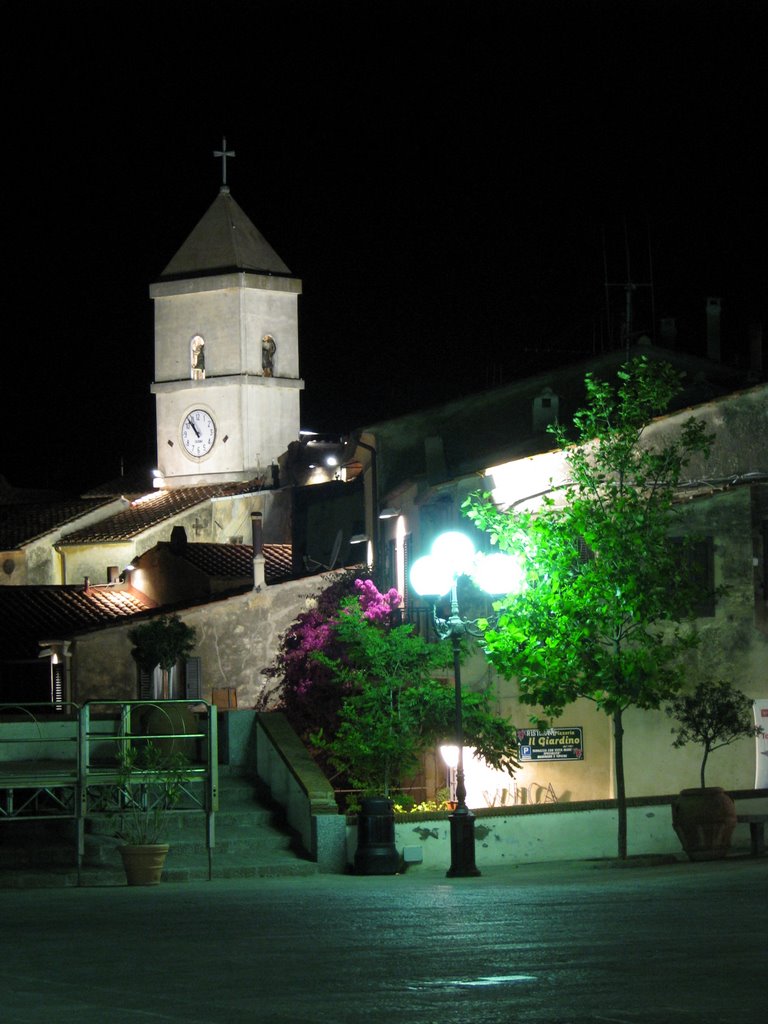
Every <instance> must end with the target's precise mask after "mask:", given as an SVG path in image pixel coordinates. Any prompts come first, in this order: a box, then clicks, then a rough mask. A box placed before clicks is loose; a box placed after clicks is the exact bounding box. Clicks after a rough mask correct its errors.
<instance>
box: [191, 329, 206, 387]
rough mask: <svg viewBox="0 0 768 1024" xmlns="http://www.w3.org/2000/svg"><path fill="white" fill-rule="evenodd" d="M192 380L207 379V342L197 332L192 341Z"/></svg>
mask: <svg viewBox="0 0 768 1024" xmlns="http://www.w3.org/2000/svg"><path fill="white" fill-rule="evenodd" d="M190 363H191V366H192V380H205V342H204V341H203V339H202V338H201V337H200V335H199V334H196V335H195V336H194V338H193V339H192V341H191V342H190Z"/></svg>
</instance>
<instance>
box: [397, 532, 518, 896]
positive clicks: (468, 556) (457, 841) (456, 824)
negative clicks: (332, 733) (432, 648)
mask: <svg viewBox="0 0 768 1024" xmlns="http://www.w3.org/2000/svg"><path fill="white" fill-rule="evenodd" d="M516 569H517V565H516V563H515V561H514V559H512V558H511V557H510V556H509V555H502V554H495V555H487V556H483V555H477V554H476V552H475V549H474V547H473V545H472V542H471V540H470V539H469V537H467V536H466V535H465V534H463V533H458V532H456V531H448V532H447V533H443V534H441V535H440V536H439V537H438V538H437V540H436V541H435V543H434V544H433V545H432V553H431V554H429V555H426V556H424V557H423V558H419V559H417V560H416V561H415V562H414V563H413V566H412V568H411V586H412V587H413V589H414V590H415V591H416V593H417V594H421V595H422V596H425V597H426V596H435V597H440V596H441V595H443V594H447V593H448V592H450V595H451V612H450V615H449V617H448V618H447V619H440V618H438V617H437V611H436V608H435V606H434V605H433V608H432V619H433V624H434V627H435V631H436V632H437V635H438V636H439V637H440V639H441V640H447V639H450V641H451V645H452V647H453V679H454V716H455V717H454V732H455V739H454V742H455V743H456V746H457V747H458V760H457V764H456V809H455V810H454V811H453V812H452V813H451V816H450V819H449V820H450V823H451V866H450V868H449V869H448V871H447V872H446V875H447V876H448V877H449V878H460V877H468V876H476V875H479V874H480V871H479V870H478V868H477V866H476V865H475V816H474V814H473V813H472V812H471V811H470V809H469V808H468V807H467V788H466V784H465V781H464V723H463V715H462V701H461V638H462V637H463V636H467V635H469V636H475V637H480V636H482V635H483V631H482V630H481V629H480V628H479V627H478V625H477V621H476V620H471V619H463V618H462V617H461V616H460V615H459V599H458V593H457V584H458V579H459V577H460V576H470V577H471V578H472V579H473V580H474V582H475V583H476V584H477V585H478V586H479V587H480V588H481V589H482V590H485V591H486V592H487V593H489V594H501V593H510V592H511V591H512V590H514V589H515V585H516V583H517V582H518V579H519V575H517V574H516ZM518 573H519V570H518Z"/></svg>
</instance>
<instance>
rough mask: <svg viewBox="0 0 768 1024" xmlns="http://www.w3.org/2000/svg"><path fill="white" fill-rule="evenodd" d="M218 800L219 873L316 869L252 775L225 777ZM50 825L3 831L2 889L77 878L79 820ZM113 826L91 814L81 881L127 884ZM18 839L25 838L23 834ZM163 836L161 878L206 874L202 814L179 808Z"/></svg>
mask: <svg viewBox="0 0 768 1024" xmlns="http://www.w3.org/2000/svg"><path fill="white" fill-rule="evenodd" d="M219 806H220V810H219V811H217V813H216V815H215V839H216V841H215V846H214V848H213V851H212V867H213V877H214V878H257V877H265V878H266V877H280V876H288V877H290V876H293V875H299V876H302V875H309V874H315V873H316V872H317V865H316V864H314V863H312V862H311V861H308V860H304V859H302V858H301V857H300V856H298V855H297V854H296V853H295V852H294V851H293V850H292V849H291V843H292V840H291V836H290V835H289V834H288V833H287V832H286V831H284V830H281V829H279V828H277V827H275V825H274V824H273V823H272V822H273V813H272V811H270V810H269V809H268V808H266V807H264V805H263V804H261V803H259V801H258V800H257V799H256V793H255V790H254V787H253V785H252V784H251V783H250V782H249V781H248V780H245V779H242V778H239V777H232V776H226V775H225V776H222V778H221V779H220V788H219ZM46 826H47V828H46ZM52 826H53V823H46V825H42V824H41V823H34V822H33V823H29V824H27V823H24V824H21V823H19V828H21V829H22V830H24V829H27V830H28V836H27V837H26V838H27V841H25V842H18V841H16V840H14V841H13V842H11V841H10V839H9V835H8V832H7V830H6V831H5V832H4V833H3V832H0V842H2V845H0V888H15V887H49V886H65V885H76V884H77V868H76V857H75V843H74V827H73V825H72V823H71V822H65V823H58V824H57V825H56V826H55V827H52ZM10 827H13V826H10ZM114 827H115V826H114V823H113V822H110V820H109V819H107V818H103V819H99V818H95V819H89V820H88V822H87V829H88V831H87V834H86V849H85V857H84V862H83V867H82V870H81V876H80V877H81V884H83V885H124V884H125V875H124V873H123V868H122V862H121V860H120V855H119V853H118V851H117V847H118V845H119V840H117V839H116V838H115V837H114ZM44 836H45V837H46V838H43V837H44ZM17 838H18V839H22V838H24V837H22V835H21V834H19V835H18V837H17ZM166 838H167V841H168V843H169V846H170V850H169V853H168V859H167V861H166V867H165V871H164V873H163V880H164V881H169V882H175V881H178V882H181V881H189V880H192V879H206V878H208V850H207V848H206V845H205V815H204V814H202V813H201V812H187V811H174V812H173V813H172V814H171V815H170V818H169V823H168V830H167V837H166Z"/></svg>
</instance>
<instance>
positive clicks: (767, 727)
mask: <svg viewBox="0 0 768 1024" xmlns="http://www.w3.org/2000/svg"><path fill="white" fill-rule="evenodd" d="M754 712H755V725H761V726H762V727H763V731H762V733H759V734H758V736H757V738H756V743H757V749H756V750H755V755H756V757H757V767H756V769H755V789H768V700H756V701H755V704H754Z"/></svg>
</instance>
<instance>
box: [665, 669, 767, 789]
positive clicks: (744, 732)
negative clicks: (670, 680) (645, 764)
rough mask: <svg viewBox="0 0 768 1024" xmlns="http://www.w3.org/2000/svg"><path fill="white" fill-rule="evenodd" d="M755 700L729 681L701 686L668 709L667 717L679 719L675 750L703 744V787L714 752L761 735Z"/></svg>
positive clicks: (683, 695)
mask: <svg viewBox="0 0 768 1024" xmlns="http://www.w3.org/2000/svg"><path fill="white" fill-rule="evenodd" d="M752 705H753V701H752V700H751V698H749V697H747V695H746V694H744V693H742V692H741V691H740V690H736V689H735V688H734V687H733V686H731V685H730V683H726V682H722V681H721V682H717V683H713V682H709V681H707V682H703V683H699V685H698V686H697V687H696V689H695V690H694V691H693V693H686V694H681V695H679V696H678V697H676V698H675V700H673V701H672V703H671V704H670V706H669V707H668V708H667V714H668V715H670V716H671V717H672V718H676V719H677V725H676V726H675V727H674V728H673V729H672V734H673V735H674V737H675V740H674V742H673V744H672V746H673V747H684V746H685V745H686V743H700V744H701V746H702V748H703V752H702V758H701V788H702V789H704V788H705V785H706V784H705V782H704V773H705V771H706V768H707V760H708V758H709V755H710V754H711V753H712V752H713V751H714V750H719V749H720V748H721V747H727V746H729V744H731V743H733V742H735V740H738V739H740V738H741V737H742V736H759V735H760V733H762V731H763V729H762V726H758V725H755V723H754V721H753V718H752Z"/></svg>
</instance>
